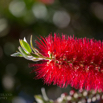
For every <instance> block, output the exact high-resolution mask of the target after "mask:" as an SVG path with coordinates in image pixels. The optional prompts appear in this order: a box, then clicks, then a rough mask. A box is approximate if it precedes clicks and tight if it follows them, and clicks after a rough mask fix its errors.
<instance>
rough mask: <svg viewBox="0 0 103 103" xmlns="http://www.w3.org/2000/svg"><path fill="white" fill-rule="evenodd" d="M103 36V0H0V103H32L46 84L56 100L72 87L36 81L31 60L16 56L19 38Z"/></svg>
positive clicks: (50, 96) (98, 38)
mask: <svg viewBox="0 0 103 103" xmlns="http://www.w3.org/2000/svg"><path fill="white" fill-rule="evenodd" d="M54 32H55V33H59V34H60V35H61V34H62V33H64V34H67V35H74V36H76V37H79V38H82V37H87V38H95V39H97V40H102V39H103V0H0V97H7V99H5V98H1V99H0V101H1V102H0V103H33V102H34V95H37V94H41V88H42V87H45V89H46V91H47V95H48V97H49V98H51V99H56V98H57V97H59V96H60V94H61V93H63V92H67V93H69V91H70V89H71V87H70V86H68V87H67V88H63V89H61V88H59V87H57V86H53V85H50V86H48V85H45V84H44V83H43V81H42V80H35V79H33V78H34V77H35V73H30V72H31V71H32V68H29V67H28V64H29V63H33V62H32V61H28V60H25V59H24V58H14V57H11V56H10V55H11V54H12V53H14V52H16V50H17V48H18V46H19V39H23V37H26V38H27V40H28V41H29V38H30V35H33V40H34V45H35V40H37V37H40V35H41V36H43V37H46V36H48V35H49V34H50V33H52V34H53V33H54Z"/></svg>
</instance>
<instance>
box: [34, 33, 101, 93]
mask: <svg viewBox="0 0 103 103" xmlns="http://www.w3.org/2000/svg"><path fill="white" fill-rule="evenodd" d="M36 43H37V45H38V47H39V50H40V52H41V54H42V55H43V56H45V57H49V58H51V60H43V61H44V62H42V63H41V64H38V65H37V64H36V65H35V64H34V65H33V66H37V68H36V69H34V70H33V71H35V72H36V74H37V76H36V77H37V78H38V79H40V78H42V79H43V80H44V83H46V84H51V83H52V82H53V84H54V85H56V84H57V85H58V86H60V87H66V86H68V85H71V86H73V87H75V88H79V89H87V90H91V89H94V90H102V91H103V42H101V41H96V40H94V39H87V38H83V39H81V38H80V39H77V38H74V37H71V36H65V35H62V36H61V37H60V36H58V35H56V34H54V37H53V36H52V35H49V36H48V37H46V38H41V39H40V42H36Z"/></svg>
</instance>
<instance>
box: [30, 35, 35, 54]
mask: <svg viewBox="0 0 103 103" xmlns="http://www.w3.org/2000/svg"><path fill="white" fill-rule="evenodd" d="M30 45H31V48H32V50H33V51H34V52H35V53H36V51H35V48H34V47H33V43H32V35H31V37H30Z"/></svg>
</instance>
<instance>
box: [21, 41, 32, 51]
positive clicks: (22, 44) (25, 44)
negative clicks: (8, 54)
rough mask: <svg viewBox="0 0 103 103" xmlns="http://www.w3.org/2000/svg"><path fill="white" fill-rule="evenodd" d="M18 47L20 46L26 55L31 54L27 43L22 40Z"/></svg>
mask: <svg viewBox="0 0 103 103" xmlns="http://www.w3.org/2000/svg"><path fill="white" fill-rule="evenodd" d="M20 45H21V46H22V48H23V49H25V50H26V51H27V52H28V53H31V52H32V50H31V48H30V46H29V44H28V43H27V42H25V41H24V40H20Z"/></svg>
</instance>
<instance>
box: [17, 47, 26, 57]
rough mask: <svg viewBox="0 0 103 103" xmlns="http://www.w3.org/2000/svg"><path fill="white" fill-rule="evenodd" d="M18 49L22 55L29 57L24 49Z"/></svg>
mask: <svg viewBox="0 0 103 103" xmlns="http://www.w3.org/2000/svg"><path fill="white" fill-rule="evenodd" d="M18 49H19V51H20V53H21V54H24V55H27V56H28V54H27V53H26V52H25V50H24V49H23V48H22V47H20V46H19V47H18Z"/></svg>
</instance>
